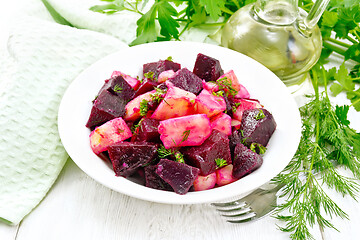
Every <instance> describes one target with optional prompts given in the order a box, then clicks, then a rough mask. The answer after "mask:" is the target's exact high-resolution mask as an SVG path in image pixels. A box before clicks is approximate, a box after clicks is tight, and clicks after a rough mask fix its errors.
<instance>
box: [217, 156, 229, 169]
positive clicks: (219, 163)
mask: <svg viewBox="0 0 360 240" xmlns="http://www.w3.org/2000/svg"><path fill="white" fill-rule="evenodd" d="M215 162H216V166H217V168H222V167H224V166H226V165H228V164H227V161H226V160H225V159H223V158H216V159H215Z"/></svg>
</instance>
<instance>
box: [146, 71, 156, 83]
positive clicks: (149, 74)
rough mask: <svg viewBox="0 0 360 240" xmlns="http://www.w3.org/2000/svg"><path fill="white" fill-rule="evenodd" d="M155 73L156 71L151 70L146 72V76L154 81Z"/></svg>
mask: <svg viewBox="0 0 360 240" xmlns="http://www.w3.org/2000/svg"><path fill="white" fill-rule="evenodd" d="M154 74H155V73H154V72H152V71H150V72H147V73H144V77H145V78H147V79H150V80H151V81H154V80H155V77H154Z"/></svg>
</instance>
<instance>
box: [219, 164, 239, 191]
mask: <svg viewBox="0 0 360 240" xmlns="http://www.w3.org/2000/svg"><path fill="white" fill-rule="evenodd" d="M232 172H233V165H232V164H229V165H227V166H225V167H222V168H220V169H218V170H216V184H217V185H218V186H224V185H226V184H229V183H232V182H235V181H236V180H237V178H234V176H233V175H232Z"/></svg>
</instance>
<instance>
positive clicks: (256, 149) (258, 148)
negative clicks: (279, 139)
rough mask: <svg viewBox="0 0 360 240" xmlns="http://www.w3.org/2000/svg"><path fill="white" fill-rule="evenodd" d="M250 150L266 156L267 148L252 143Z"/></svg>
mask: <svg viewBox="0 0 360 240" xmlns="http://www.w3.org/2000/svg"><path fill="white" fill-rule="evenodd" d="M250 150H251V151H253V152H256V153H258V154H264V153H265V152H266V147H264V146H263V145H261V144H260V143H251V145H250Z"/></svg>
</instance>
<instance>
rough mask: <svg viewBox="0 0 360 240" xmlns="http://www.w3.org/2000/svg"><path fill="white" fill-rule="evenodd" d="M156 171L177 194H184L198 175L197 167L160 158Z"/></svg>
mask: <svg viewBox="0 0 360 240" xmlns="http://www.w3.org/2000/svg"><path fill="white" fill-rule="evenodd" d="M156 173H157V174H158V175H159V177H161V178H162V179H163V180H164V181H165V182H167V183H168V184H170V186H171V187H172V188H173V189H174V191H175V192H176V193H178V194H185V193H187V192H188V191H189V189H190V187H191V186H192V185H193V183H194V181H195V179H196V178H197V176H198V175H199V169H198V168H195V167H192V166H189V165H187V164H185V163H179V162H175V161H171V160H169V159H161V160H160V162H159V163H158V164H157V168H156Z"/></svg>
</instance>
